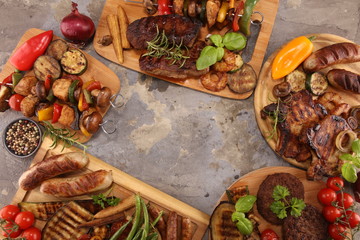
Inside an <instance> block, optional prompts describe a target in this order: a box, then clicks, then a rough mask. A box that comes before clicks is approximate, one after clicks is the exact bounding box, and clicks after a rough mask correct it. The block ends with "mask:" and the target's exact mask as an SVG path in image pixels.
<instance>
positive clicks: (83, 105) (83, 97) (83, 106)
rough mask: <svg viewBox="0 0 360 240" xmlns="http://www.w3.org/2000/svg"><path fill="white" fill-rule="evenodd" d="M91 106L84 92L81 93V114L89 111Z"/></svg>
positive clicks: (79, 107) (79, 104) (79, 105)
mask: <svg viewBox="0 0 360 240" xmlns="http://www.w3.org/2000/svg"><path fill="white" fill-rule="evenodd" d="M89 107H90V106H89V104H88V103H87V102H86V99H85V95H84V93H83V92H81V93H80V97H79V102H78V109H79V111H80V112H83V111H85V110H87V109H89Z"/></svg>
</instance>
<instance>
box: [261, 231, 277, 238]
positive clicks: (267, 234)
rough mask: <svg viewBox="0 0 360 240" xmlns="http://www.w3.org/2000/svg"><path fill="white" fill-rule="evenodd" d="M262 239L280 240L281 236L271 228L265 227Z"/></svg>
mask: <svg viewBox="0 0 360 240" xmlns="http://www.w3.org/2000/svg"><path fill="white" fill-rule="evenodd" d="M261 240H279V236H278V235H277V234H276V233H275V232H274V231H273V230H271V229H265V230H264V231H263V232H262V233H261Z"/></svg>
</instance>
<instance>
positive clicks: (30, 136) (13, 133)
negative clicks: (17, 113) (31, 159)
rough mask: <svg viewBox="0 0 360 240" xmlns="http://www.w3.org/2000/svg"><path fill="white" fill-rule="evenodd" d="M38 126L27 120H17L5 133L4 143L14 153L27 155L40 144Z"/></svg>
mask: <svg viewBox="0 0 360 240" xmlns="http://www.w3.org/2000/svg"><path fill="white" fill-rule="evenodd" d="M40 141H41V139H40V130H39V128H38V126H37V125H36V124H35V123H33V122H31V121H28V120H18V121H16V122H14V123H13V124H12V125H10V126H9V127H8V128H7V130H6V133H5V145H6V147H7V148H8V149H9V150H10V151H11V152H12V153H13V154H15V155H18V156H27V155H30V154H31V153H33V151H34V150H35V149H36V148H37V146H38V145H39V144H40Z"/></svg>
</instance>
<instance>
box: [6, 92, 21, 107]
mask: <svg viewBox="0 0 360 240" xmlns="http://www.w3.org/2000/svg"><path fill="white" fill-rule="evenodd" d="M23 99H24V97H23V96H21V95H20V94H17V93H15V94H14V95H12V96H11V97H10V98H9V106H10V107H11V109H13V110H15V111H20V110H21V109H20V103H21V101H22V100H23Z"/></svg>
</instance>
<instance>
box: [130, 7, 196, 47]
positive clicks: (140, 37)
mask: <svg viewBox="0 0 360 240" xmlns="http://www.w3.org/2000/svg"><path fill="white" fill-rule="evenodd" d="M200 27H201V22H200V21H199V20H197V19H193V20H192V19H190V18H188V17H184V16H180V15H175V14H171V15H160V16H149V17H144V18H140V19H138V20H135V21H134V22H132V23H131V24H130V25H129V26H128V29H127V32H126V37H127V39H128V40H129V42H130V44H131V45H132V46H133V47H134V48H136V49H146V47H147V42H148V41H151V40H153V39H154V38H155V37H156V34H157V32H158V30H159V32H160V33H162V32H163V31H165V35H166V36H167V37H168V39H169V42H171V43H172V42H175V43H176V44H180V43H181V42H182V44H183V45H185V46H187V47H191V46H192V45H193V44H194V43H195V40H196V38H197V36H198V34H199V31H200Z"/></svg>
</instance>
